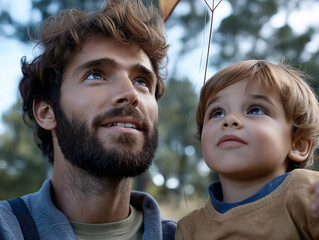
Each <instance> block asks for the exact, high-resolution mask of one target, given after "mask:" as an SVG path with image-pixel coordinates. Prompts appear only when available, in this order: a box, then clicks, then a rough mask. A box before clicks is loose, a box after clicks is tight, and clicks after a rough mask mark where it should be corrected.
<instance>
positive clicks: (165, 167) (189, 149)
mask: <svg viewBox="0 0 319 240" xmlns="http://www.w3.org/2000/svg"><path fill="white" fill-rule="evenodd" d="M197 103H198V95H197V93H196V92H195V91H194V89H193V85H192V83H191V82H190V81H189V80H188V79H181V80H177V79H174V78H172V79H170V80H169V82H168V83H167V88H166V92H165V95H164V96H163V98H162V99H160V101H159V134H160V143H159V150H158V153H157V156H156V158H155V164H156V165H157V166H158V168H159V169H160V173H161V174H162V175H163V177H164V179H165V187H166V188H163V192H162V195H166V194H167V193H168V192H173V193H174V194H175V196H177V198H176V200H177V202H179V200H180V196H182V195H183V194H193V193H195V192H196V194H199V195H203V194H205V193H206V190H207V185H208V183H209V181H210V180H211V179H210V178H205V177H204V176H203V175H201V172H200V171H199V169H198V163H199V159H201V158H202V154H201V148H200V145H199V142H198V141H197V140H196V137H195V134H196V121H195V114H196V106H197ZM198 179H200V181H198ZM164 193H165V194H164Z"/></svg>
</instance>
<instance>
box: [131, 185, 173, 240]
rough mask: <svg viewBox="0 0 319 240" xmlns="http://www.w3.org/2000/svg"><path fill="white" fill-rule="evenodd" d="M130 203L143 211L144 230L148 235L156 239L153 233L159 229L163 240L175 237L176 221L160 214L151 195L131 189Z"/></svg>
mask: <svg viewBox="0 0 319 240" xmlns="http://www.w3.org/2000/svg"><path fill="white" fill-rule="evenodd" d="M130 203H131V204H132V205H133V206H134V207H135V208H136V209H138V210H140V211H142V212H143V222H144V230H145V232H147V236H148V237H150V238H152V239H156V236H153V233H155V232H157V231H159V232H162V235H163V239H164V240H170V239H172V240H173V239H175V231H176V226H177V224H176V222H175V221H173V220H170V219H166V218H164V217H162V216H161V215H160V209H159V206H158V203H157V202H156V200H155V199H154V198H153V197H152V196H151V195H149V194H148V193H145V192H140V191H132V192H131V202H130ZM148 234H150V235H148ZM154 237H155V238H154ZM157 237H158V236H157Z"/></svg>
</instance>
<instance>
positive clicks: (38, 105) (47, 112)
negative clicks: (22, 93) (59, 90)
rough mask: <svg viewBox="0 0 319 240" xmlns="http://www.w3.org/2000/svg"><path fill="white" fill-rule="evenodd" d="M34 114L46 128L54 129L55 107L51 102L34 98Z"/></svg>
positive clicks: (38, 121)
mask: <svg viewBox="0 0 319 240" xmlns="http://www.w3.org/2000/svg"><path fill="white" fill-rule="evenodd" d="M33 115H34V117H35V119H36V121H37V123H38V124H39V125H40V126H41V127H42V128H44V129H46V130H49V131H50V130H54V129H55V127H56V121H55V116H54V112H53V109H52V107H51V105H50V104H48V103H46V102H44V101H41V100H38V99H34V100H33Z"/></svg>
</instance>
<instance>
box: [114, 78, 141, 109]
mask: <svg viewBox="0 0 319 240" xmlns="http://www.w3.org/2000/svg"><path fill="white" fill-rule="evenodd" d="M112 91H113V94H114V95H113V97H112V104H113V105H114V106H121V105H132V106H133V107H137V105H138V104H139V99H138V92H137V90H136V88H135V87H134V85H133V82H132V81H131V80H130V79H129V78H128V77H121V78H120V79H118V80H117V81H116V84H115V85H114V89H112Z"/></svg>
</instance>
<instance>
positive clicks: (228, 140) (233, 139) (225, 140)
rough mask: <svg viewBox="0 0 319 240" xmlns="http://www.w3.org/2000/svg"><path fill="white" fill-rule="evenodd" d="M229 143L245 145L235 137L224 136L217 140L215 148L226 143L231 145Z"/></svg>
mask: <svg viewBox="0 0 319 240" xmlns="http://www.w3.org/2000/svg"><path fill="white" fill-rule="evenodd" d="M231 142H234V143H241V144H247V143H246V142H245V141H244V140H242V139H241V138H239V137H237V136H235V135H225V136H223V137H222V138H220V139H219V141H218V143H217V146H221V145H225V144H226V143H231Z"/></svg>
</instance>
